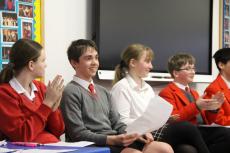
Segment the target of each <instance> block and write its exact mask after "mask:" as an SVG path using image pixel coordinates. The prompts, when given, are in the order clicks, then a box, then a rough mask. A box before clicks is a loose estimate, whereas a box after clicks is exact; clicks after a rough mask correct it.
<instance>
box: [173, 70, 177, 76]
mask: <svg viewBox="0 0 230 153" xmlns="http://www.w3.org/2000/svg"><path fill="white" fill-rule="evenodd" d="M172 74H173V76H172V77H173V78H176V77H177V76H178V71H176V70H173V73H172Z"/></svg>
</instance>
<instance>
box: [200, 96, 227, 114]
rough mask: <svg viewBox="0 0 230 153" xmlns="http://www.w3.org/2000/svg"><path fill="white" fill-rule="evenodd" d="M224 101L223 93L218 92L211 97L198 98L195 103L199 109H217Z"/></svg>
mask: <svg viewBox="0 0 230 153" xmlns="http://www.w3.org/2000/svg"><path fill="white" fill-rule="evenodd" d="M223 102H224V94H223V93H222V92H218V93H216V94H215V95H213V96H212V98H211V99H203V97H201V98H199V99H198V100H197V101H196V105H197V107H198V108H199V109H200V110H202V109H203V110H217V109H219V108H220V107H221V105H222V104H223Z"/></svg>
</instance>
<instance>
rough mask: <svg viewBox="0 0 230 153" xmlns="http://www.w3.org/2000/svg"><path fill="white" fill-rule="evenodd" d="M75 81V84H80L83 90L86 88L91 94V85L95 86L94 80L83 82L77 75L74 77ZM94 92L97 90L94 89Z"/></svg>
mask: <svg viewBox="0 0 230 153" xmlns="http://www.w3.org/2000/svg"><path fill="white" fill-rule="evenodd" d="M73 81H75V82H77V83H78V84H80V85H81V86H82V87H83V88H85V89H86V90H88V91H89V92H90V90H89V85H90V84H91V83H92V84H93V85H94V83H93V80H92V81H91V82H88V81H85V80H83V79H81V78H79V77H77V76H75V75H74V76H73ZM94 90H95V89H94ZM95 93H96V90H95Z"/></svg>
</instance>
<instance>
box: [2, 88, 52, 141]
mask: <svg viewBox="0 0 230 153" xmlns="http://www.w3.org/2000/svg"><path fill="white" fill-rule="evenodd" d="M21 100H22V99H21V98H19V97H18V96H16V94H12V92H11V91H8V90H6V89H0V110H1V111H0V116H1V119H0V125H1V126H0V131H1V132H2V133H3V134H4V135H5V136H6V137H7V138H8V139H10V140H11V141H33V140H34V139H35V138H36V137H37V135H38V134H39V133H41V132H42V131H43V130H44V128H45V126H46V121H47V118H48V116H49V114H50V113H51V111H52V110H51V109H50V108H49V107H48V106H46V105H44V104H41V105H40V107H39V108H38V109H37V111H36V112H31V114H25V113H24V112H23V110H22V107H21V106H20V103H21V102H20V101H21Z"/></svg>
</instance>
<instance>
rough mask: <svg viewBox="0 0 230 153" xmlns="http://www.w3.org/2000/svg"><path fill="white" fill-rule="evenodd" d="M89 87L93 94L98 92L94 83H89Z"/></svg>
mask: <svg viewBox="0 0 230 153" xmlns="http://www.w3.org/2000/svg"><path fill="white" fill-rule="evenodd" d="M88 89H89V91H90V93H91V94H93V95H95V94H96V91H95V88H94V85H93V84H92V83H90V84H89V86H88Z"/></svg>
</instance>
